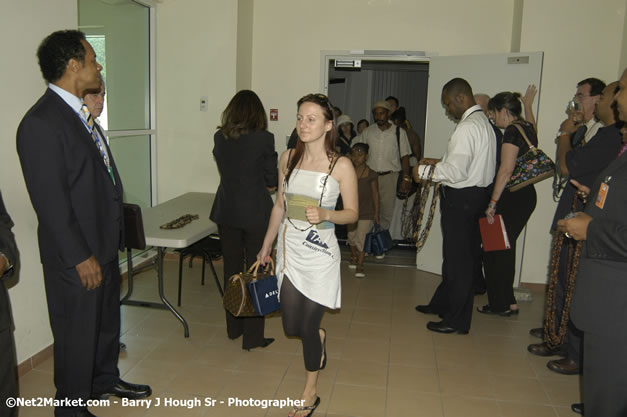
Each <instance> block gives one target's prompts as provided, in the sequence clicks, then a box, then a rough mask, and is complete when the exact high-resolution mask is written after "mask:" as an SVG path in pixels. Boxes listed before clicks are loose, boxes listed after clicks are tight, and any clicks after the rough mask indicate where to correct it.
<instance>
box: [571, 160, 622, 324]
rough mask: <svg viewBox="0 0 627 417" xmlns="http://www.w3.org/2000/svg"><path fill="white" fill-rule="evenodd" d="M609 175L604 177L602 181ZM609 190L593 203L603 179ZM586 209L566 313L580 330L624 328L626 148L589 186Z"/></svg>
mask: <svg viewBox="0 0 627 417" xmlns="http://www.w3.org/2000/svg"><path fill="white" fill-rule="evenodd" d="M608 179H609V181H607V180H608ZM604 181H607V185H608V186H609V192H608V193H607V198H606V199H605V205H604V206H603V208H602V209H601V208H599V207H597V205H596V204H595V201H596V198H597V193H598V191H599V187H600V185H601V183H602V182H604ZM590 190H591V191H590V197H589V198H588V204H587V205H586V209H585V212H586V213H587V214H589V215H590V216H592V219H593V220H592V221H591V222H590V224H589V225H588V231H587V239H586V241H585V242H584V244H583V251H582V254H581V258H580V260H579V269H578V272H577V281H576V284H575V295H574V298H573V304H572V308H571V317H572V319H573V322H574V323H575V325H576V326H577V327H578V328H580V329H581V330H583V331H584V332H590V331H593V332H594V333H605V334H613V333H616V332H624V331H627V325H626V323H627V308H625V307H626V305H627V304H626V303H627V301H626V300H627V217H626V214H627V153H624V154H623V155H621V156H620V157H619V158H617V159H615V160H614V161H612V162H611V163H610V165H609V166H608V167H607V168H606V169H605V170H603V171H602V172H601V174H600V175H599V176H598V177H597V180H596V181H595V183H594V185H592V187H591V189H590Z"/></svg>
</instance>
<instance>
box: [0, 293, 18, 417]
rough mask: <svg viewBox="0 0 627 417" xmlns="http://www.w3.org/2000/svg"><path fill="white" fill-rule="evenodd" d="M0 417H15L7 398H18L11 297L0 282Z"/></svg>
mask: <svg viewBox="0 0 627 417" xmlns="http://www.w3.org/2000/svg"><path fill="white" fill-rule="evenodd" d="M0 309H2V310H3V311H0V417H14V416H16V415H17V408H16V407H13V408H9V407H7V405H6V400H7V398H15V397H17V368H16V357H15V343H14V342H13V328H12V327H11V320H10V317H11V312H10V310H11V309H10V307H9V297H8V293H7V289H6V288H5V286H4V284H3V283H1V282H0Z"/></svg>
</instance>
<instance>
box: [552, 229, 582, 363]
mask: <svg viewBox="0 0 627 417" xmlns="http://www.w3.org/2000/svg"><path fill="white" fill-rule="evenodd" d="M576 243H577V242H575V240H573V239H564V244H563V245H562V250H561V251H560V259H559V269H558V272H557V287H556V294H555V311H556V314H555V325H556V328H559V326H560V324H561V317H562V312H563V311H564V307H565V303H566V290H567V286H568V279H569V278H568V252H569V251H572V252H573V253H574V251H575V245H576ZM566 319H567V320H568V327H567V328H566V337H565V338H564V342H563V344H562V351H564V352H565V353H566V357H567V358H568V359H570V360H572V361H574V362H576V363H577V364H581V361H582V359H583V354H582V350H583V332H582V331H581V330H579V329H578V328H577V327H576V326H575V325H574V324H573V322H572V321H571V320H570V318H568V317H567V318H566Z"/></svg>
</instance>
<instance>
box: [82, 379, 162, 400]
mask: <svg viewBox="0 0 627 417" xmlns="http://www.w3.org/2000/svg"><path fill="white" fill-rule="evenodd" d="M151 394H152V389H150V387H149V386H148V385H140V384H131V383H130V382H126V381H122V380H121V379H120V380H119V381H118V383H117V384H115V386H114V387H113V388H111V389H110V390H109V391H107V392H102V393H98V394H94V395H93V397H92V398H93V399H96V400H106V399H107V398H109V397H119V398H129V399H131V400H139V399H141V398H146V397H149V396H150V395H151Z"/></svg>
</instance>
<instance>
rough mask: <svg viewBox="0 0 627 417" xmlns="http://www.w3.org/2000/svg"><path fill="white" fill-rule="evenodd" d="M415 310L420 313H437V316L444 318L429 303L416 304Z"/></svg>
mask: <svg viewBox="0 0 627 417" xmlns="http://www.w3.org/2000/svg"><path fill="white" fill-rule="evenodd" d="M416 311H418V312H419V313H422V314H437V315H438V317H439V318H441V319H443V318H444V315H443V314H442V313H439V312H437V311H435V309H434V308H433V307H431V306H430V305H429V304H424V305H417V306H416Z"/></svg>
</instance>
